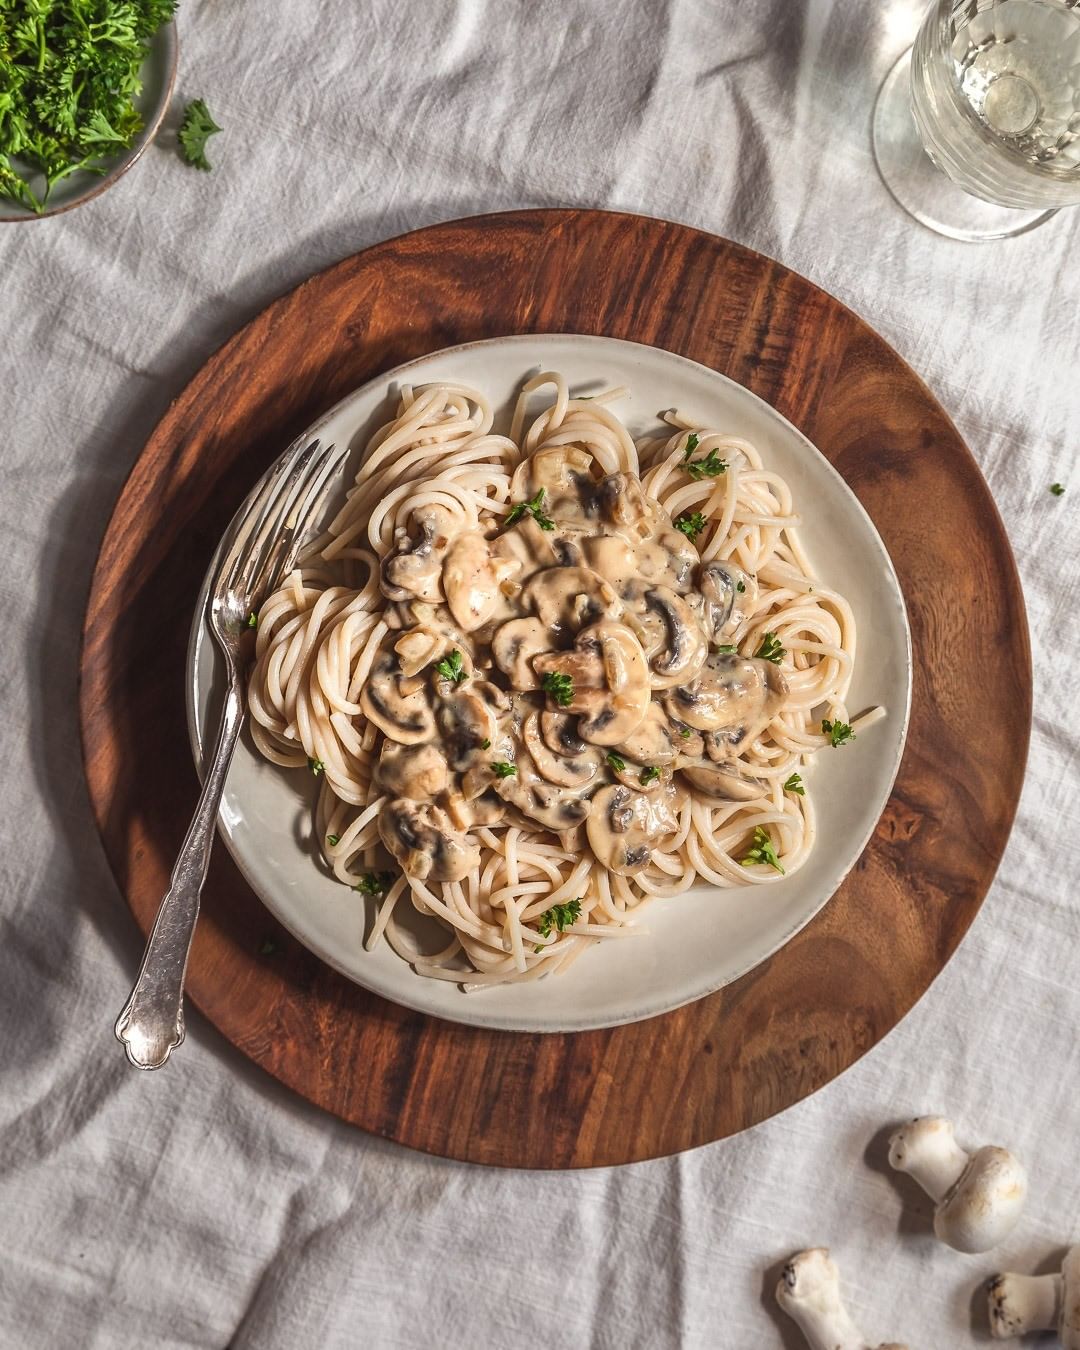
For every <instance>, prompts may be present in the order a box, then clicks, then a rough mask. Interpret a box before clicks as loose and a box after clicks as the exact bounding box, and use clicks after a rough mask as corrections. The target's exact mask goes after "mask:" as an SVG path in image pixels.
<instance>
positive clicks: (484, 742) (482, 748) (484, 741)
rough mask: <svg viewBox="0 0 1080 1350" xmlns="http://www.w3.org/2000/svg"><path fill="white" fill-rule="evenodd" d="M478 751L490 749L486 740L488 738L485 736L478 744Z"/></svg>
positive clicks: (489, 744) (489, 743)
mask: <svg viewBox="0 0 1080 1350" xmlns="http://www.w3.org/2000/svg"><path fill="white" fill-rule="evenodd" d="M480 749H481V750H490V749H491V742H490V741H489V740H488V738H487V737H486V736H485V737H484V739H483V740H482V741H481V742H480Z"/></svg>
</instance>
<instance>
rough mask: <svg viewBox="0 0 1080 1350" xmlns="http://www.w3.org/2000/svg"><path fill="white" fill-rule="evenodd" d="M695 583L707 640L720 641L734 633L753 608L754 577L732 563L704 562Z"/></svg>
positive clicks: (756, 588)
mask: <svg viewBox="0 0 1080 1350" xmlns="http://www.w3.org/2000/svg"><path fill="white" fill-rule="evenodd" d="M697 584H698V590H699V591H700V592H701V595H702V598H703V599H704V601H705V609H704V620H705V631H706V633H707V634H708V637H709V641H710V642H723V641H724V640H725V639H726V638H729V637H732V636H733V635H734V634H735V633H737V632H738V630H739V626H740V625H741V624H742V622H743V620H744V619H745V618H746V616H747V615H748V614H750V613H752V612H753V609H754V606H755V604H756V603H757V594H758V587H757V581H756V580H755V579H754V578H753V577H752V576H751V575H750V573H749V572H744V571H743V569H742V568H741V567H739V566H738V565H737V564H736V563H733V562H708V563H702V565H701V568H700V569H699V571H698V582H697ZM740 586H741V587H742V589H741V590H740V589H739V588H740Z"/></svg>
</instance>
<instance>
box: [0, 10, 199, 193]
mask: <svg viewBox="0 0 1080 1350" xmlns="http://www.w3.org/2000/svg"><path fill="white" fill-rule="evenodd" d="M175 8H176V4H175V0H138V3H131V2H130V0H2V3H0V197H8V198H11V199H12V200H14V201H20V202H22V203H23V204H24V205H25V206H28V207H29V208H30V209H31V210H32V211H36V212H39V213H40V212H42V211H43V210H44V209H45V206H46V204H47V202H48V200H49V194H50V193H51V192H52V189H53V188H54V187H55V186H56V184H57V183H59V182H60V180H61V179H63V178H66V177H67V176H68V175H69V174H72V173H75V172H76V171H78V170H79V169H85V170H87V171H88V172H90V173H98V174H100V173H104V172H105V171H106V170H107V169H108V167H109V165H110V163H112V162H115V159H116V157H117V156H119V155H121V154H123V152H124V151H125V150H130V148H131V147H132V145H133V144H134V143H135V138H136V137H137V136H138V134H139V132H140V131H141V130H142V128H143V119H142V117H141V116H140V114H139V110H138V108H137V107H136V105H135V100H136V99H137V98H138V96H139V94H140V93H141V91H142V80H141V78H140V68H141V67H142V64H143V62H144V61H145V60H146V57H147V54H148V52H149V50H150V42H151V39H152V38H153V36H154V34H155V33H156V32H157V30H158V29H159V28H160V27H161V25H162V24H164V23H168V21H169V20H170V19H171V18H172V16H173V10H174V9H175ZM14 160H17V161H19V163H20V165H21V166H23V167H21V168H16V167H15V164H14V163H13V161H14ZM24 172H25V175H26V176H25V177H24V176H23V173H24ZM37 175H41V176H42V177H43V178H44V180H45V190H44V192H42V194H41V196H40V197H39V196H38V194H37V193H36V192H35V191H34V188H33V187H32V186H31V182H32V181H33V179H34V178H35V177H36V176H37Z"/></svg>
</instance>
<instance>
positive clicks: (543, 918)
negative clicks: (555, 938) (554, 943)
mask: <svg viewBox="0 0 1080 1350" xmlns="http://www.w3.org/2000/svg"><path fill="white" fill-rule="evenodd" d="M580 915H581V898H580V897H578V899H577V900H567V902H566V904H565V905H552V906H551V908H550V909H545V910H544V912H543V914H541V915H540V917H539V918H538V919H537V921H536V927H537V929H538V930H539V933H540V936H541V937H550V936H551V930H552V929H553V928H556V929H558V931H559V932H560V933H561V932H562V931H563V929H564V928H569V927H570V925H571V924H572V923H577V921H578V918H579V917H580ZM536 950H537V951H538V952H539V951H543V948H542V947H537V948H536Z"/></svg>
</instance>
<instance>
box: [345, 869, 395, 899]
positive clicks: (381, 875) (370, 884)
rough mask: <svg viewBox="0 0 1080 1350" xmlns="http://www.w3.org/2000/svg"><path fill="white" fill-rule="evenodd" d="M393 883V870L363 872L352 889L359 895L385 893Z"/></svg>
mask: <svg viewBox="0 0 1080 1350" xmlns="http://www.w3.org/2000/svg"><path fill="white" fill-rule="evenodd" d="M393 884H394V874H393V872H365V873H364V875H363V876H362V877H361V878H360V880H359V881H358V882H357V883H356V885H355V886H354V887H353V890H354V891H359V892H360V894H361V895H385V894H386V892H387V891H388V890H389V889H390V887H391V886H392V885H393Z"/></svg>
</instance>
